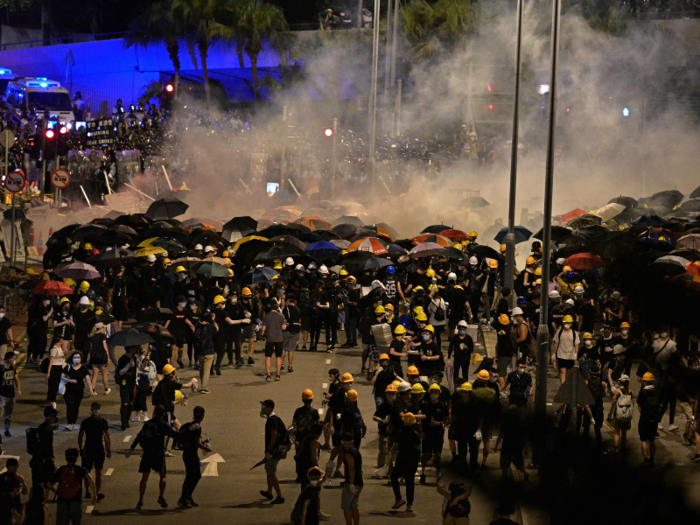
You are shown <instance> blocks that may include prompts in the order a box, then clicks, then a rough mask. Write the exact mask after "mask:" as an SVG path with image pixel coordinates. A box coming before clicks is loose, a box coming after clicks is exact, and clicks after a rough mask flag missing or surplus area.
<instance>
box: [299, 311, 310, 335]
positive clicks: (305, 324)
mask: <svg viewBox="0 0 700 525" xmlns="http://www.w3.org/2000/svg"><path fill="white" fill-rule="evenodd" d="M301 329H302V330H303V331H304V332H308V331H309V330H311V316H310V315H302V316H301Z"/></svg>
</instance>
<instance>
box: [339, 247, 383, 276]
mask: <svg viewBox="0 0 700 525" xmlns="http://www.w3.org/2000/svg"><path fill="white" fill-rule="evenodd" d="M374 257H375V255H374V254H373V253H370V252H361V251H355V252H348V253H346V254H345V255H343V256H342V258H341V259H342V264H343V266H345V268H347V270H348V272H349V273H355V271H356V270H357V267H358V266H359V265H360V264H361V263H363V262H364V261H366V260H368V259H372V258H374Z"/></svg>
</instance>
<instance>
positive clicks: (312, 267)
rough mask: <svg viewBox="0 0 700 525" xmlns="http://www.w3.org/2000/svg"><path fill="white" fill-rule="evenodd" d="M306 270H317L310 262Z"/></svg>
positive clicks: (313, 263) (314, 264)
mask: <svg viewBox="0 0 700 525" xmlns="http://www.w3.org/2000/svg"><path fill="white" fill-rule="evenodd" d="M307 268H308V269H309V270H315V269H316V268H318V266H316V263H315V262H310V263H309V266H308V267H307Z"/></svg>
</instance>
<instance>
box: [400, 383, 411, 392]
mask: <svg viewBox="0 0 700 525" xmlns="http://www.w3.org/2000/svg"><path fill="white" fill-rule="evenodd" d="M398 390H399V392H400V393H402V394H403V393H404V392H410V391H411V383H409V382H408V381H401V383H400V384H399V387H398Z"/></svg>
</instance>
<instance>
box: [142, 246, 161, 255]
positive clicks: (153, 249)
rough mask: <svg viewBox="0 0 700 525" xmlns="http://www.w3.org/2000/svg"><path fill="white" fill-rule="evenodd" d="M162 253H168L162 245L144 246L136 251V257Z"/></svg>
mask: <svg viewBox="0 0 700 525" xmlns="http://www.w3.org/2000/svg"><path fill="white" fill-rule="evenodd" d="M161 253H166V250H165V249H164V248H161V247H160V246H144V247H143V248H141V249H140V250H139V251H137V252H136V257H148V256H149V255H159V254H161Z"/></svg>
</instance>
